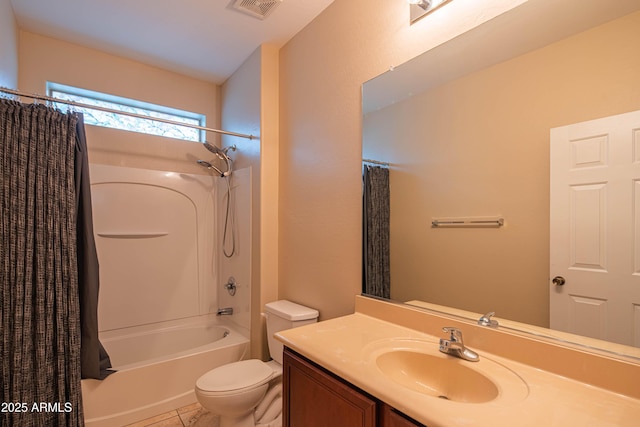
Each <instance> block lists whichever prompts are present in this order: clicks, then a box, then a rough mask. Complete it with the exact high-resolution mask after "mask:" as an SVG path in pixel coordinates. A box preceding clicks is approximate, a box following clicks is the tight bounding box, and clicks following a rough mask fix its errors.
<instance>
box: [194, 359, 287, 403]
mask: <svg viewBox="0 0 640 427" xmlns="http://www.w3.org/2000/svg"><path fill="white" fill-rule="evenodd" d="M274 373H275V372H274V370H273V369H272V368H271V367H270V366H269V365H267V364H266V363H264V362H263V361H262V360H258V359H250V360H241V361H239V362H233V363H229V364H227V365H223V366H220V367H218V368H215V369H212V370H211V371H209V372H207V373H206V374H204V375H203V376H201V377H200V378H199V379H198V381H196V388H197V389H198V390H199V391H200V392H202V393H203V394H206V395H208V396H216V395H225V394H236V393H238V392H241V391H242V390H245V389H248V388H255V387H259V386H261V385H263V384H266V383H267V382H269V380H270V379H271V378H272V377H273V376H274Z"/></svg>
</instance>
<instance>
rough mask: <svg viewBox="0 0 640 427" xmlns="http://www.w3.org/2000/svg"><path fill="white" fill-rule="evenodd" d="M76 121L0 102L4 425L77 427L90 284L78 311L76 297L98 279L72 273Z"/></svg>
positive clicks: (28, 106) (30, 106)
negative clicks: (84, 330)
mask: <svg viewBox="0 0 640 427" xmlns="http://www.w3.org/2000/svg"><path fill="white" fill-rule="evenodd" d="M79 128H80V129H82V121H81V116H79V115H76V114H63V113H61V112H59V111H57V110H54V109H52V108H49V107H46V106H44V105H37V104H22V103H19V102H16V101H11V100H6V99H0V168H1V171H2V175H1V176H2V179H1V181H0V335H1V339H0V390H1V393H2V405H3V407H2V411H1V412H0V420H1V425H2V426H3V427H4V426H7V427H8V426H16V427H18V426H19V427H23V426H27V427H28V426H38V427H40V426H47V427H48V426H82V425H84V421H83V413H82V395H81V389H80V379H81V375H82V373H81V372H82V371H84V369H83V368H81V336H82V335H83V331H82V329H83V326H82V324H81V311H83V312H84V313H82V317H83V318H84V317H86V316H87V313H86V312H87V311H89V312H91V311H93V310H97V289H96V291H95V295H96V301H95V303H96V307H82V309H81V307H80V295H81V294H82V295H86V293H87V291H86V289H85V288H86V287H87V286H97V283H94V284H91V283H89V282H87V281H85V280H84V279H83V278H81V279H79V276H78V270H79V269H78V256H77V255H78V253H77V245H78V242H83V241H85V240H86V239H85V238H83V237H82V236H81V235H80V234H78V233H77V231H78V227H77V222H78V221H77V220H78V218H77V215H78V213H79V212H81V210H79V208H78V204H79V203H80V204H81V203H82V202H81V200H80V199H77V197H79V193H78V191H77V190H76V176H75V174H76V166H75V164H76V158H77V156H78V155H84V156H85V157H86V144H85V145H84V147H85V148H84V150H80V151H77V148H78V147H81V146H82V145H78V144H79V138H80V137H84V134H82V135H80V134H79V133H78V129H79ZM79 181H80V180H79ZM89 210H90V205H89ZM89 219H90V216H89ZM81 228H82V229H86V227H84V226H81ZM91 232H92V229H91ZM92 238H93V237H91V239H92ZM82 244H84V243H82ZM95 267H96V271H97V259H96V264H95ZM81 269H82V267H81ZM89 317H91V316H90V315H89ZM95 326H96V330H95V337H96V341H97V323H96V325H95ZM89 327H91V325H89ZM96 348H97V347H96ZM105 355H106V354H105ZM96 357H99V356H98V353H96ZM93 364H94V365H97V366H98V367H99V365H100V361H99V360H98V359H97V358H96V359H95V361H94V362H93ZM98 369H99V368H98ZM89 371H91V369H89ZM94 371H95V369H94ZM98 372H99V371H98Z"/></svg>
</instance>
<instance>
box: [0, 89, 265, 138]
mask: <svg viewBox="0 0 640 427" xmlns="http://www.w3.org/2000/svg"><path fill="white" fill-rule="evenodd" d="M0 92H4V93H8V94H11V95H16V96H23V97H26V98H32V99H38V100H41V101H49V102H59V103H61V104H67V105H73V106H75V107H80V108H89V109H92V110H99V111H105V112H107V113H115V114H122V115H125V116H131V117H136V118H138V119H143V120H152V121H155V122H162V123H169V124H171V125H176V126H185V127H188V128H194V129H198V130H203V131H206V132H214V133H219V134H222V135H230V136H237V137H239V138H247V139H255V136H253V135H247V134H244V133H237V132H228V131H226V130H220V129H211V128H207V127H204V126H199V125H191V124H188V123H181V122H178V121H175V120H169V119H161V118H157V117H149V116H144V115H142V114H136V113H128V112H126V111H120V110H114V109H112V108H106V107H98V106H95V105H89V104H82V103H80V102H75V101H67V100H64V99H59V98H54V97H51V96H45V95H36V94H33V93H26V92H21V91H19V90H14V89H9V88H5V87H0Z"/></svg>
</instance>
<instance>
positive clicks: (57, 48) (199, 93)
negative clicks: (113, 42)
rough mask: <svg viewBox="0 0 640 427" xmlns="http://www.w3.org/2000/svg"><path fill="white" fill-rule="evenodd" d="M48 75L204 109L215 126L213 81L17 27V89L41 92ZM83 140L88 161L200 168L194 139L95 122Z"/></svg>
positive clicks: (216, 93) (217, 114) (51, 78)
mask: <svg viewBox="0 0 640 427" xmlns="http://www.w3.org/2000/svg"><path fill="white" fill-rule="evenodd" d="M47 81H52V82H56V83H62V84H67V85H71V86H76V87H81V88H86V89H90V90H95V91H98V92H104V93H108V94H112V95H118V96H124V97H127V98H132V99H136V100H140V101H146V102H151V103H154V104H159V105H164V106H170V107H173V108H178V109H183V110H187V111H192V112H196V113H202V114H206V116H207V126H208V127H211V128H219V127H220V111H219V104H220V88H219V87H218V86H216V85H214V84H213V83H209V82H205V81H202V80H197V79H193V78H190V77H186V76H183V75H180V74H176V73H172V72H169V71H165V70H162V69H160V68H155V67H151V66H148V65H144V64H141V63H139V62H136V61H132V60H129V59H124V58H121V57H118V56H114V55H109V54H106V53H104V52H100V51H97V50H94V49H89V48H85V47H82V46H78V45H75V44H71V43H67V42H63V41H60V40H56V39H52V38H49V37H44V36H41V35H37V34H33V33H30V32H26V31H20V41H19V87H20V90H22V91H25V92H32V93H40V94H44V93H45V92H46V82H47ZM209 137H211V135H209ZM213 139H214V142H216V141H215V138H213ZM87 141H88V144H89V160H90V161H91V162H94V163H104V164H114V165H120V166H132V167H143V168H150V169H160V170H162V169H168V170H174V171H179V172H195V173H202V168H201V167H199V166H197V165H196V164H195V160H196V159H198V158H200V157H201V156H203V155H205V154H206V150H204V149H203V147H201V146H200V145H199V144H196V143H193V142H188V141H179V140H175V139H169V138H164V137H156V136H151V135H145V134H138V133H132V132H126V131H120V130H116V129H107V128H102V127H97V126H87Z"/></svg>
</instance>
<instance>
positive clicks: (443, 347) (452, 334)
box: [440, 327, 480, 362]
mask: <svg viewBox="0 0 640 427" xmlns="http://www.w3.org/2000/svg"><path fill="white" fill-rule="evenodd" d="M442 330H443V331H445V332H446V333H448V334H449V339H448V340H447V339H444V338H440V351H441V352H443V353H445V354H449V355H451V356H455V357H459V358H460V359H464V360H468V361H470V362H477V361H478V360H480V356H478V353H476V352H475V351H473V350H469V349H468V348H466V347H465V346H464V343H463V342H462V331H460V329H458V328H452V327H446V328H442Z"/></svg>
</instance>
